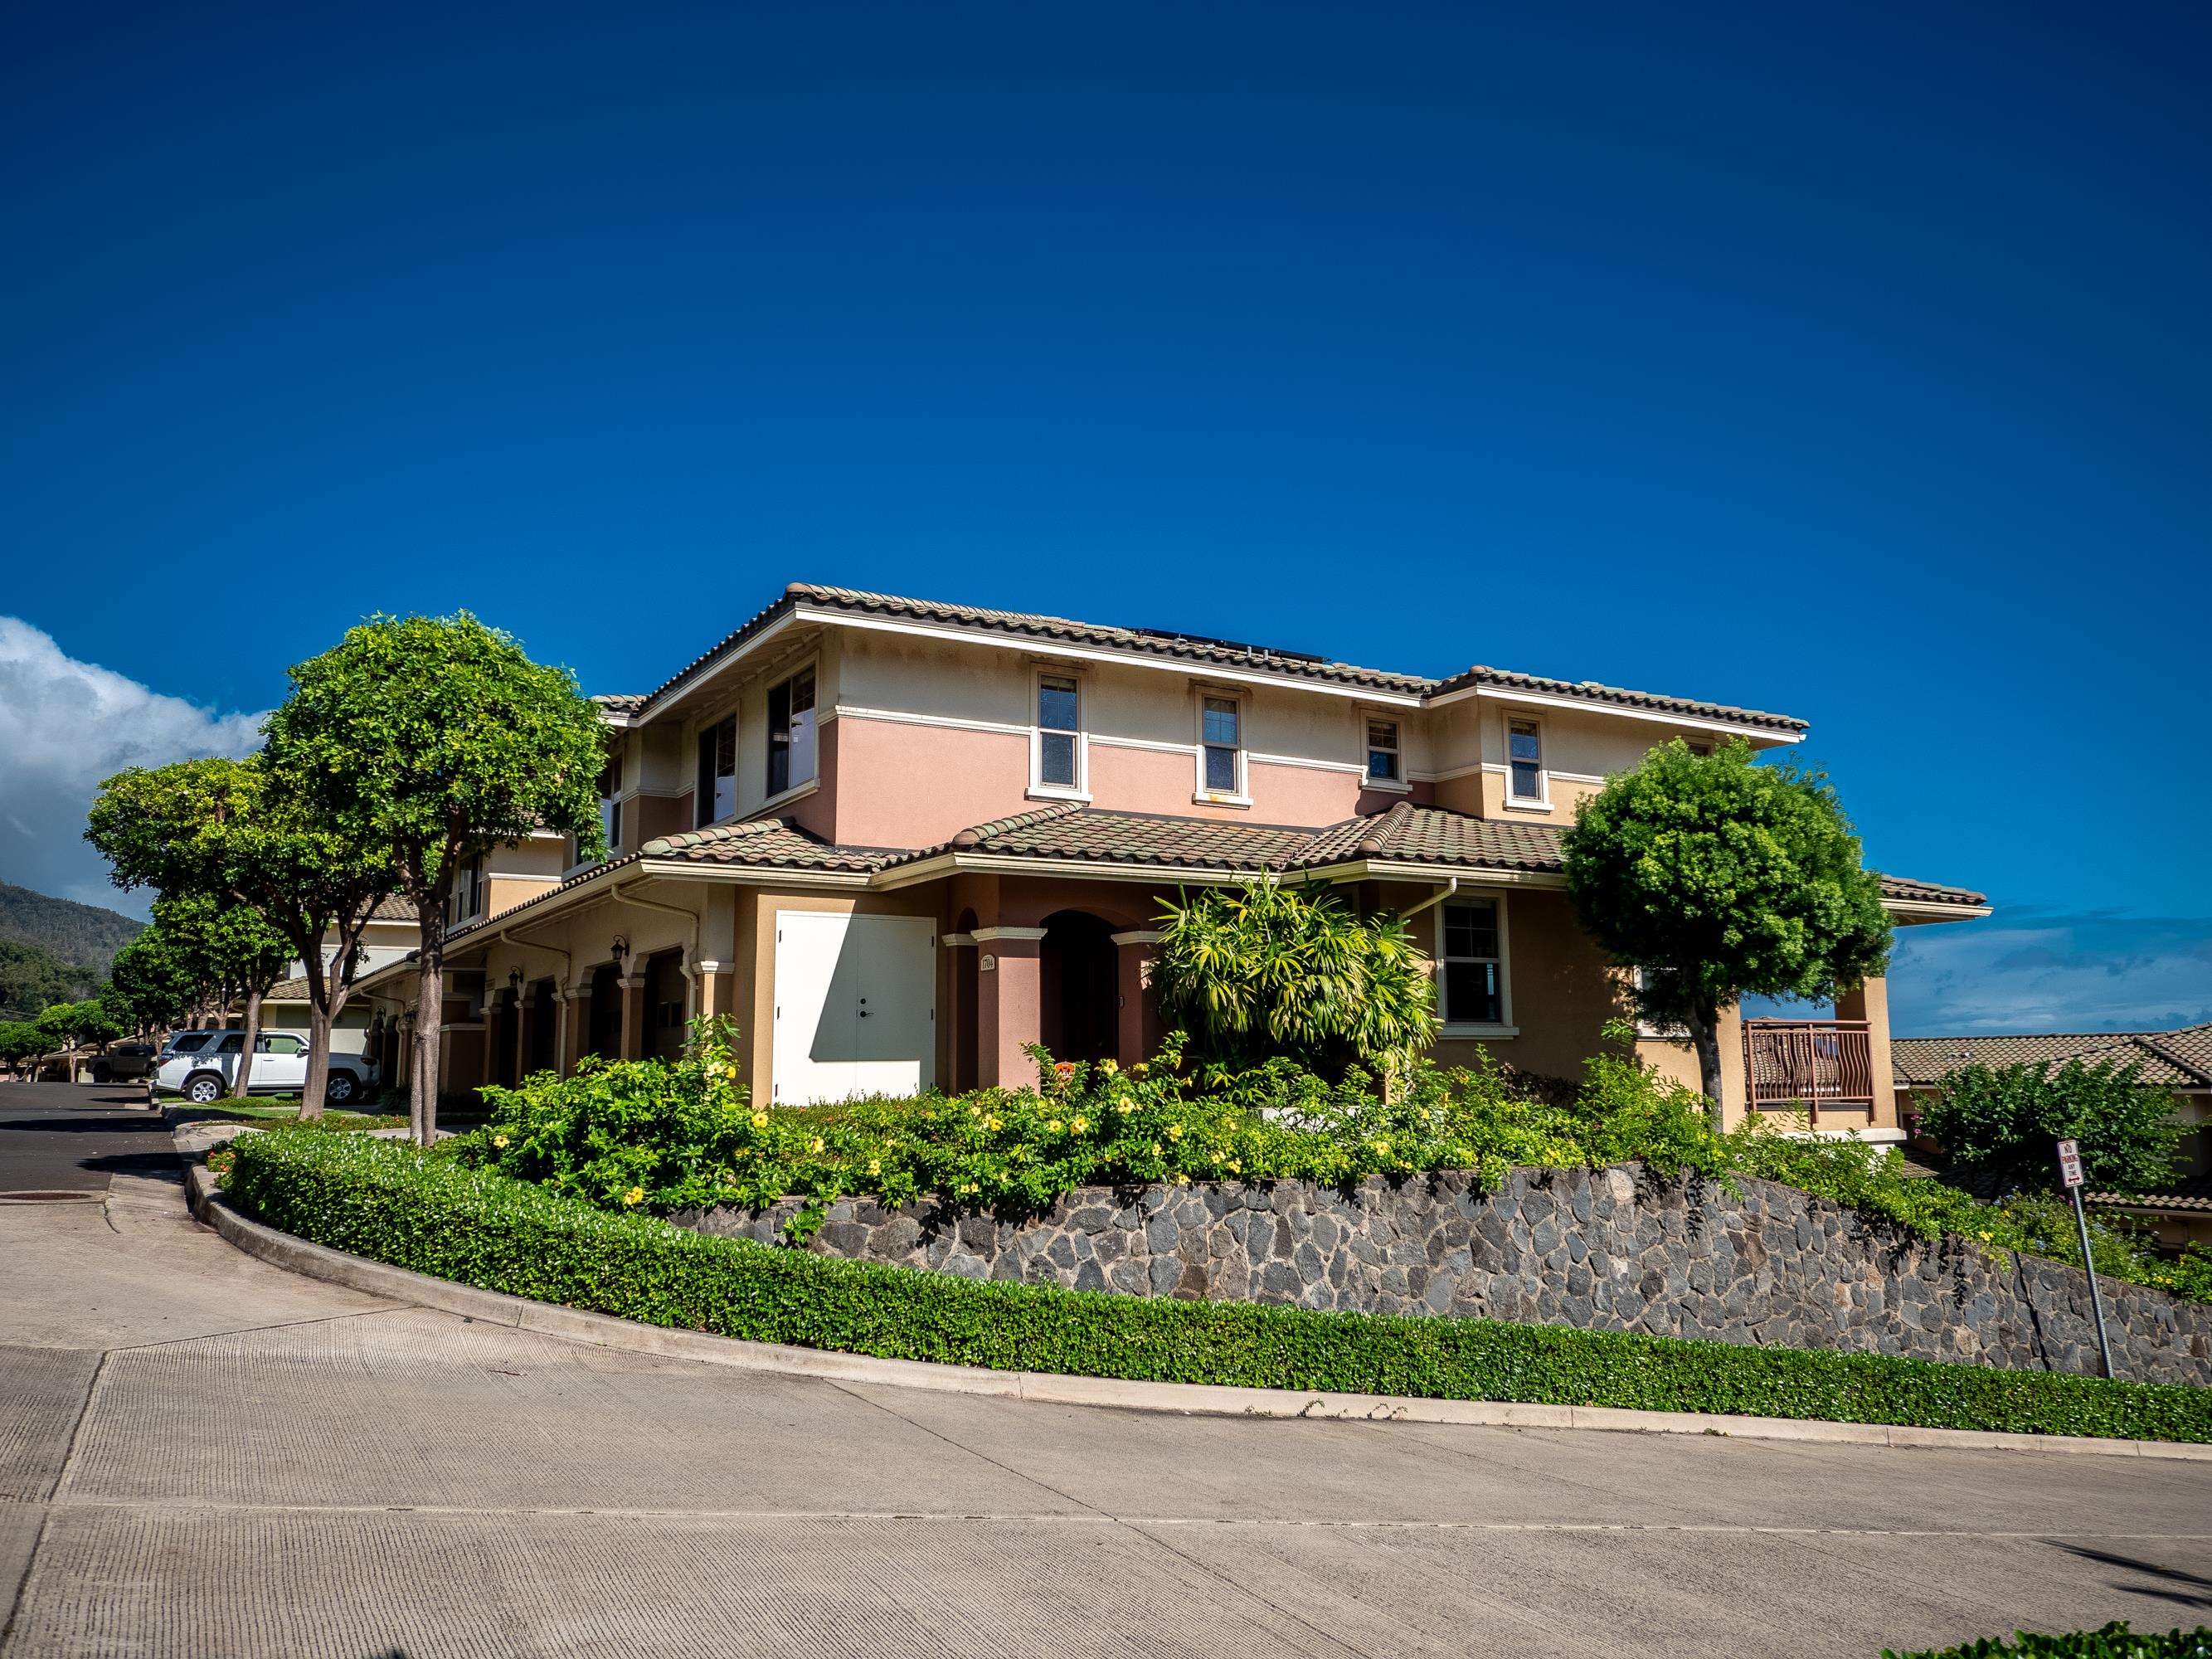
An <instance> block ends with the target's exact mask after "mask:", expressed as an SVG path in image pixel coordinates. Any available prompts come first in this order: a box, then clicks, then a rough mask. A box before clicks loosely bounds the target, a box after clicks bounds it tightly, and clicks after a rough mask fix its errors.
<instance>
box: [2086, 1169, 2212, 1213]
mask: <svg viewBox="0 0 2212 1659" xmlns="http://www.w3.org/2000/svg"><path fill="white" fill-rule="evenodd" d="M2081 1201H2082V1202H2083V1203H2084V1204H2094V1205H2096V1206H2100V1208H2112V1209H2129V1210H2184V1211H2188V1212H2192V1213H2196V1214H2203V1215H2212V1175H2200V1176H2189V1177H2188V1178H2187V1179H2186V1180H2183V1181H2174V1182H2167V1183H2166V1191H2164V1192H2162V1193H2084V1194H2081Z"/></svg>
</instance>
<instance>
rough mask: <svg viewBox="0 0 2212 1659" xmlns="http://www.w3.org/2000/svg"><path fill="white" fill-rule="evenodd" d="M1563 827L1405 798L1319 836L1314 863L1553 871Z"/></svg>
mask: <svg viewBox="0 0 2212 1659" xmlns="http://www.w3.org/2000/svg"><path fill="white" fill-rule="evenodd" d="M1559 836H1560V831H1559V828H1558V826H1556V825H1554V824H1549V823H1512V822H1510V821H1507V820H1504V819H1500V818H1480V817H1474V816H1473V815H1472V814H1470V813H1467V812H1455V811H1451V810H1450V809H1449V807H1443V806H1416V805H1413V803H1412V802H1410V801H1400V802H1399V803H1397V805H1395V806H1392V807H1391V808H1389V810H1388V811H1383V812H1378V813H1375V814H1372V815H1370V816H1369V817H1360V818H1348V819H1346V821H1345V822H1344V823H1339V824H1334V825H1332V826H1331V827H1330V828H1329V829H1325V830H1323V831H1322V833H1321V835H1320V836H1319V837H1318V838H1317V839H1316V844H1315V847H1314V849H1313V854H1312V856H1311V857H1310V858H1308V859H1307V860H1305V861H1306V862H1307V863H1308V864H1310V865H1322V864H1333V863H1340V862H1344V861H1346V860H1352V859H1384V860H1389V861H1391V862H1393V863H1398V864H1434V865H1438V866H1448V867H1451V868H1456V869H1469V870H1517V871H1522V872H1528V873H1533V874H1551V873H1553V872H1557V871H1558V870H1559V867H1560V862H1559Z"/></svg>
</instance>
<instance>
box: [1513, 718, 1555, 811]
mask: <svg viewBox="0 0 2212 1659" xmlns="http://www.w3.org/2000/svg"><path fill="white" fill-rule="evenodd" d="M1505 772H1506V782H1505V797H1506V799H1508V800H1510V801H1512V802H1514V803H1515V804H1516V805H1522V806H1542V805H1547V802H1548V799H1549V797H1547V795H1546V794H1545V793H1544V728H1543V727H1542V726H1540V725H1539V724H1537V722H1535V721H1534V720H1507V721H1506V722H1505Z"/></svg>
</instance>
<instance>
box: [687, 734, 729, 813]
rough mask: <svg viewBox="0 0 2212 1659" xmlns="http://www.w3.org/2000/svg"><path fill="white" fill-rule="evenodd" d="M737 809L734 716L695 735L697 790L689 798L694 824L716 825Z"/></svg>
mask: <svg viewBox="0 0 2212 1659" xmlns="http://www.w3.org/2000/svg"><path fill="white" fill-rule="evenodd" d="M737 810H738V717H737V716H736V715H735V714H732V715H731V716H730V717H729V718H728V719H727V720H720V721H717V722H716V723H715V724H714V725H713V726H708V728H707V729H706V730H705V731H703V732H701V733H700V734H699V788H698V793H696V795H694V796H693V797H692V801H691V821H692V823H694V824H695V825H701V826H703V825H706V824H709V823H720V822H721V821H722V820H723V819H724V818H726V817H733V816H734V815H735V814H736V812H737Z"/></svg>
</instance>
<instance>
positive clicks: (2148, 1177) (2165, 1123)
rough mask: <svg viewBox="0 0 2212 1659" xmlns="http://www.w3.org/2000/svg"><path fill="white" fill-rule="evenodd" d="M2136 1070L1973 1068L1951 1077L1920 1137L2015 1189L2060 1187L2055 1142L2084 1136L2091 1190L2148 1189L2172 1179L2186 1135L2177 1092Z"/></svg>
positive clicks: (2072, 1065)
mask: <svg viewBox="0 0 2212 1659" xmlns="http://www.w3.org/2000/svg"><path fill="white" fill-rule="evenodd" d="M2141 1073H2142V1065H2141V1063H2140V1062H2138V1063H2136V1064H2134V1065H2129V1066H2085V1065H2083V1064H2082V1063H2081V1061H2080V1060H2068V1061H2067V1062H2066V1063H2065V1064H2064V1065H2063V1066H2052V1065H2051V1064H2049V1063H2048V1062H2045V1063H2044V1064H2042V1065H2037V1066H1979V1065H1977V1066H1962V1067H1961V1068H1960V1069H1959V1070H1958V1071H1955V1072H1953V1073H1950V1074H1949V1075H1948V1077H1946V1078H1945V1079H1943V1087H1942V1092H1940V1093H1939V1094H1938V1095H1937V1096H1936V1098H1935V1099H1934V1100H1932V1101H1931V1102H1929V1104H1928V1107H1927V1109H1926V1110H1925V1111H1924V1112H1923V1114H1922V1115H1921V1119H1920V1127H1921V1132H1922V1133H1924V1134H1926V1135H1927V1136H1928V1137H1929V1139H1932V1140H1934V1141H1936V1143H1937V1144H1938V1145H1939V1146H1942V1148H1943V1149H1944V1151H1945V1152H1948V1153H1949V1154H1950V1156H1951V1161H1952V1162H1953V1163H1954V1164H1959V1165H1960V1167H1961V1168H1964V1169H1969V1170H1990V1171H1993V1172H1994V1173H1995V1174H1996V1176H1998V1177H1999V1178H2000V1179H2001V1180H2002V1181H2003V1182H2005V1184H2006V1185H2007V1186H2008V1187H2009V1188H2020V1189H2022V1190H2025V1191H2028V1192H2050V1191H2051V1190H2052V1189H2053V1188H2056V1187H2057V1185H2058V1158H2057V1143H2058V1142H2059V1141H2061V1140H2077V1141H2079V1142H2080V1143H2081V1166H2082V1170H2083V1172H2084V1173H2085V1174H2086V1175H2087V1177H2088V1183H2089V1188H2090V1190H2091V1191H2093V1192H2100V1191H2109V1192H2122V1193H2149V1192H2157V1191H2160V1190H2161V1189H2162V1188H2163V1187H2164V1186H2165V1183H2166V1182H2168V1181H2171V1180H2172V1177H2173V1164H2174V1154H2175V1152H2176V1150H2177V1149H2178V1148H2179V1146H2180V1145H2181V1138H2182V1134H2183V1133H2184V1131H2183V1129H2182V1127H2181V1125H2180V1124H2179V1122H2178V1121H2175V1118H2174V1115H2173V1096H2172V1093H2170V1092H2169V1091H2166V1090H2164V1089H2158V1088H2152V1087H2149V1086H2148V1085H2145V1084H2144V1083H2143V1082H2142V1079H2141Z"/></svg>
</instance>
